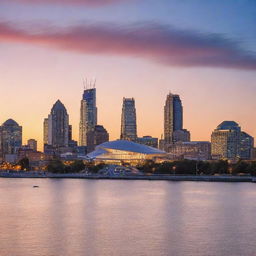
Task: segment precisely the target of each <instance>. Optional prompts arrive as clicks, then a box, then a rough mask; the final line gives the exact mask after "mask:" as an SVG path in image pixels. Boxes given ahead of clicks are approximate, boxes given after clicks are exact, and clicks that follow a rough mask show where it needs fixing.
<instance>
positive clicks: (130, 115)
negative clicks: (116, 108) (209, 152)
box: [120, 98, 137, 141]
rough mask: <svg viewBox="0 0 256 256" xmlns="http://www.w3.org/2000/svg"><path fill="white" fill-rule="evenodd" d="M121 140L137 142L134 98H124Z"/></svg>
mask: <svg viewBox="0 0 256 256" xmlns="http://www.w3.org/2000/svg"><path fill="white" fill-rule="evenodd" d="M120 138H121V140H131V141H136V139H137V122H136V108H135V100H134V98H123V108H122V117H121V136H120Z"/></svg>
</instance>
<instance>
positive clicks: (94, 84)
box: [93, 78, 96, 89]
mask: <svg viewBox="0 0 256 256" xmlns="http://www.w3.org/2000/svg"><path fill="white" fill-rule="evenodd" d="M95 86H96V78H95V79H94V83H93V88H94V89H95Z"/></svg>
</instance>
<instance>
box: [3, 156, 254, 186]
mask: <svg viewBox="0 0 256 256" xmlns="http://www.w3.org/2000/svg"><path fill="white" fill-rule="evenodd" d="M19 165H20V167H22V168H21V169H19V170H15V169H3V168H0V178H70V179H119V180H120V179H122V180H170V181H214V182H216V181H220V182H256V162H255V161H250V162H247V161H238V162H236V163H229V162H228V161H225V160H219V161H208V162H207V161H195V160H179V161H172V162H162V163H155V162H154V161H151V160H150V161H147V162H145V163H143V164H141V165H137V166H129V165H127V164H125V163H123V164H122V165H106V164H104V163H100V164H95V163H92V162H83V161H82V160H74V161H68V162H67V161H62V160H59V159H55V160H52V161H50V162H49V164H48V166H47V168H45V170H39V171H32V170H31V168H30V164H29V161H28V159H23V160H22V161H20V163H19ZM14 167H15V166H14Z"/></svg>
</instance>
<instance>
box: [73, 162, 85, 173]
mask: <svg viewBox="0 0 256 256" xmlns="http://www.w3.org/2000/svg"><path fill="white" fill-rule="evenodd" d="M70 167H71V172H80V171H82V170H84V168H85V164H84V162H83V161H82V160H75V161H74V162H73V163H72V164H71V165H70Z"/></svg>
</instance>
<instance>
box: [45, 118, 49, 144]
mask: <svg viewBox="0 0 256 256" xmlns="http://www.w3.org/2000/svg"><path fill="white" fill-rule="evenodd" d="M48 137H49V135H48V118H45V119H44V144H48Z"/></svg>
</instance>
